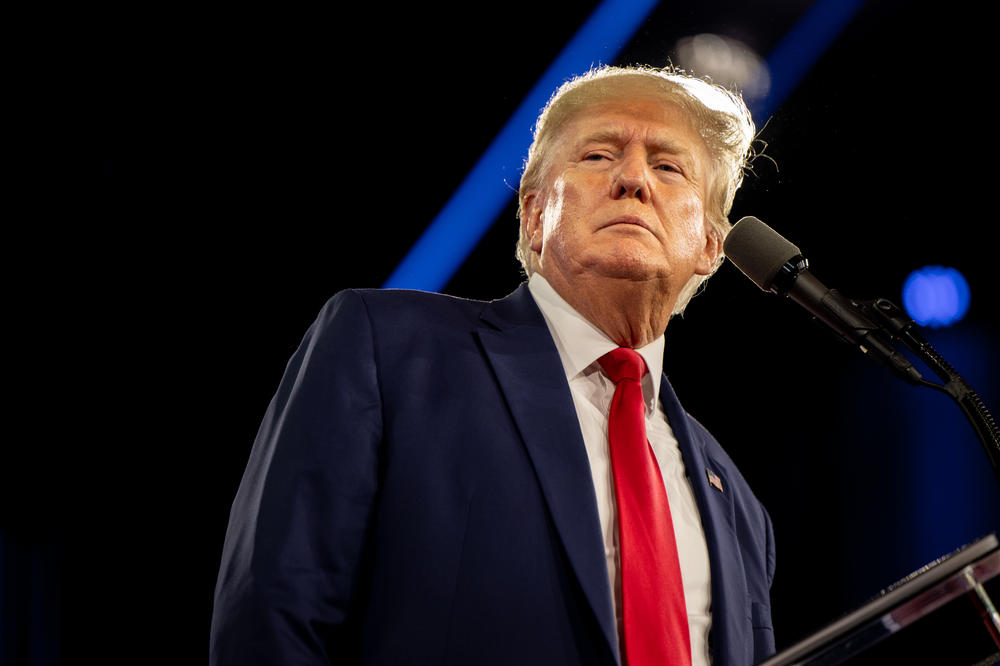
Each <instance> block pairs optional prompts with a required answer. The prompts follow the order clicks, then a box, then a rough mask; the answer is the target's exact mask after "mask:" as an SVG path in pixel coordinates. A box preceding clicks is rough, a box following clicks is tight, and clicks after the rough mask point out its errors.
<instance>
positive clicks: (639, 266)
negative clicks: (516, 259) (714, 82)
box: [523, 98, 721, 298]
mask: <svg viewBox="0 0 1000 666" xmlns="http://www.w3.org/2000/svg"><path fill="white" fill-rule="evenodd" d="M708 170H709V156H708V150H707V148H706V147H705V144H704V141H703V140H702V139H701V137H700V136H699V134H698V132H697V130H695V128H694V126H693V125H692V123H691V122H690V121H689V120H688V118H687V115H686V114H685V112H684V111H683V110H682V109H681V108H680V107H679V106H676V105H674V104H670V103H664V102H663V101H662V100H657V99H653V98H638V99H632V100H627V101H617V100H615V101H607V102H601V103H600V104H598V105H596V106H594V107H592V108H590V109H589V110H587V111H584V112H582V113H581V114H580V115H579V116H578V117H576V118H574V119H573V120H571V121H570V122H569V123H568V124H567V126H566V127H564V128H563V129H562V131H561V132H560V134H559V135H558V136H556V137H554V141H553V145H552V152H551V161H550V163H549V166H548V170H547V173H546V175H545V178H544V180H543V183H542V187H541V188H540V189H539V190H536V191H532V192H529V193H528V195H527V196H526V198H525V200H524V203H525V208H524V210H525V211H526V212H527V215H525V216H523V224H525V230H526V232H527V235H528V238H529V243H530V246H531V249H532V250H533V251H535V252H538V253H540V256H539V260H538V264H537V270H538V272H539V273H541V275H543V276H544V277H545V278H546V279H547V280H549V281H550V282H553V283H555V282H559V283H563V284H569V285H573V284H574V283H575V282H576V281H577V279H579V278H587V277H611V278H624V279H628V280H659V281H660V282H661V283H663V284H664V286H665V288H667V289H668V290H669V293H670V294H671V298H676V295H677V292H678V291H679V290H680V289H681V288H682V287H683V286H684V284H686V283H687V281H688V280H689V279H690V278H691V277H692V275H694V274H701V275H706V274H708V273H710V272H711V271H712V269H713V268H714V264H715V260H716V258H717V257H718V254H719V249H720V245H721V239H718V238H717V237H716V236H715V235H713V234H710V233H709V232H708V226H707V225H706V222H705V198H706V192H707V190H706V188H707V182H708V178H709V171H708Z"/></svg>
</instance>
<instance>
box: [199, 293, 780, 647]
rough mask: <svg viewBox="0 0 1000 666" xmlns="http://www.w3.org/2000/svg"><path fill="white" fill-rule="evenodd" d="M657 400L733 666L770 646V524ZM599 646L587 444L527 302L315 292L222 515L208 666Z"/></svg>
mask: <svg viewBox="0 0 1000 666" xmlns="http://www.w3.org/2000/svg"><path fill="white" fill-rule="evenodd" d="M660 396H661V398H660V399H661V400H662V402H663V407H664V410H665V412H666V414H667V418H668V420H669V422H670V425H671V427H672V428H673V431H674V434H675V435H676V437H677V440H678V442H679V443H680V448H681V452H682V454H683V458H684V463H685V465H686V468H687V471H688V474H689V476H690V478H691V482H692V485H693V487H694V492H695V497H696V498H697V503H698V508H699V510H700V512H701V519H702V524H703V526H704V528H705V534H706V537H707V540H708V549H709V554H710V558H711V573H712V630H711V631H712V633H711V646H712V652H713V659H714V663H715V664H721V665H730V664H732V665H738V664H751V663H753V662H755V661H757V660H759V659H761V658H763V657H764V656H766V655H768V654H770V653H771V652H773V651H774V637H773V632H772V628H771V617H770V607H769V587H770V584H771V578H772V575H773V571H774V544H773V537H772V532H771V524H770V520H769V519H768V516H767V514H766V513H765V511H764V509H763V507H762V506H761V505H760V503H759V502H758V501H757V499H756V498H755V497H754V495H753V494H752V493H751V491H750V489H749V488H748V486H747V484H746V482H745V481H744V480H743V477H742V476H741V475H740V473H739V471H737V469H736V467H735V466H734V465H733V463H732V461H731V460H730V458H729V457H728V456H727V455H726V453H725V452H724V451H723V450H722V448H721V447H720V446H719V445H718V443H716V441H715V440H714V439H713V438H712V436H711V435H709V434H708V432H707V431H706V430H705V429H704V428H702V427H701V425H699V424H698V423H697V422H696V421H694V420H693V419H692V418H691V417H689V416H688V415H687V414H686V413H685V412H684V410H683V409H682V408H681V405H680V403H678V401H677V398H676V396H675V395H674V392H673V390H672V389H671V387H670V385H669V384H668V383H667V381H666V379H664V380H663V382H662V388H661V391H660ZM710 474H712V475H717V476H718V479H719V480H720V481H721V487H722V490H721V491H720V490H719V489H718V488H717V487H716V485H715V484H712V483H710V482H709V475H710ZM617 641H618V639H617V632H616V628H615V618H614V610H613V605H612V596H611V590H610V585H609V583H608V574H607V565H606V563H605V558H604V546H603V540H602V537H601V528H600V525H599V523H598V515H597V503H596V499H595V495H594V487H593V481H592V477H591V474H590V467H589V463H588V460H587V455H586V451H585V448H584V444H583V437H582V435H581V433H580V426H579V423H578V420H577V417H576V411H575V409H574V406H573V400H572V397H571V396H570V392H569V386H568V383H567V381H566V377H565V373H564V371H563V367H562V364H561V362H560V360H559V355H558V352H557V351H556V348H555V345H554V343H553V341H552V337H551V335H550V334H549V331H548V328H547V327H546V325H545V322H544V320H543V318H542V316H541V313H540V311H539V310H538V307H537V306H536V305H535V302H534V300H533V299H532V298H531V295H530V292H529V291H528V289H527V288H526V286H525V285H522V287H521V288H519V289H518V290H517V291H515V292H514V293H513V294H511V295H510V296H508V297H507V298H504V299H501V300H498V301H494V302H490V303H485V302H477V301H468V300H462V299H457V298H452V297H448V296H442V295H438V294H427V293H420V292H409V291H379V290H366V291H345V292H341V293H340V294H338V295H337V296H335V297H334V298H332V299H331V300H330V301H329V302H328V303H327V305H326V306H325V308H324V309H323V311H322V312H321V313H320V315H319V317H318V319H317V321H316V322H315V323H314V324H313V326H312V327H311V328H310V330H309V332H308V333H307V334H306V336H305V339H304V341H303V342H302V345H301V346H300V348H299V349H298V351H297V352H296V353H295V355H294V356H293V357H292V359H291V360H290V361H289V364H288V367H287V370H286V373H285V376H284V379H283V380H282V382H281V385H280V387H279V389H278V391H277V394H276V395H275V396H274V399H273V400H272V402H271V405H270V407H269V408H268V411H267V414H266V416H265V418H264V421H263V424H262V425H261V428H260V432H259V434H258V436H257V440H256V442H255V444H254V447H253V451H252V453H251V455H250V461H249V464H248V467H247V470H246V473H245V475H244V477H243V481H242V483H241V485H240V489H239V492H238V494H237V496H236V500H235V502H234V504H233V508H232V514H231V517H230V522H229V528H228V532H227V536H226V544H225V549H224V554H223V560H222V566H221V570H220V573H219V580H218V585H217V589H216V597H215V611H214V616H213V620H212V637H211V659H212V664H214V665H216V666H230V665H233V666H235V665H240V666H248V665H252V664H274V665H281V666H293V665H297V664H327V663H335V664H349V663H359V664H386V665H391V666H398V665H403V664H470V665H488V664H498V665H500V664H502V665H503V666H510V665H511V664H518V665H529V664H539V665H541V664H544V665H545V666H553V665H559V666H568V665H575V664H595V665H596V664H603V665H605V666H611V665H613V664H616V663H618V649H617Z"/></svg>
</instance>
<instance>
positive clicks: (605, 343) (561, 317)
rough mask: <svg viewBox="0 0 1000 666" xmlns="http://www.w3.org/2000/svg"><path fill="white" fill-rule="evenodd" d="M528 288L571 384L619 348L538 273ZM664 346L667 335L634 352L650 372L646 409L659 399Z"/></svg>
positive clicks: (644, 389) (645, 380)
mask: <svg viewBox="0 0 1000 666" xmlns="http://www.w3.org/2000/svg"><path fill="white" fill-rule="evenodd" d="M528 289H529V290H530V291H531V295H532V297H534V299H535V303H537V304H538V309H539V310H541V311H542V316H543V317H544V318H545V323H546V324H547V325H548V327H549V332H550V333H551V334H552V339H553V340H554V341H555V343H556V349H557V350H558V351H559V359H560V360H561V361H562V365H563V370H565V371H566V379H567V380H568V381H570V380H573V379H574V378H576V377H577V376H579V375H580V374H582V373H583V372H584V371H585V370H586V369H587V368H588V367H590V366H591V365H592V364H594V363H595V362H596V361H597V359H599V358H601V357H602V356H604V355H605V354H607V353H608V352H609V351H611V350H612V349H615V348H617V347H618V345H617V344H615V342H614V340H612V339H611V338H609V337H608V336H607V335H606V334H605V333H604V331H602V330H601V329H599V328H597V327H596V326H594V325H593V324H592V323H590V321H589V320H588V319H587V318H586V317H584V316H583V315H581V314H580V313H579V312H577V311H576V310H575V309H573V307H572V306H571V305H570V304H569V303H567V302H566V300H565V299H564V298H563V297H562V296H560V295H559V294H558V293H557V292H556V290H555V289H553V288H552V285H550V284H549V283H548V281H547V280H546V279H545V278H544V277H542V276H541V275H539V274H538V273H535V274H534V275H532V276H531V279H530V280H528ZM664 346H665V341H664V336H662V335H661V336H659V337H658V338H656V340H653V341H652V342H651V343H649V344H648V345H646V346H645V347H641V348H639V349H636V350H635V351H636V352H638V353H639V355H640V356H642V359H643V360H644V361H645V362H646V367H647V368H648V369H649V372H648V373H647V374H646V376H645V377H644V378H643V381H642V392H643V396H644V397H645V398H646V408H647V409H652V408H653V407H654V406H655V405H656V401H657V400H659V397H660V376H661V375H662V374H663V350H664Z"/></svg>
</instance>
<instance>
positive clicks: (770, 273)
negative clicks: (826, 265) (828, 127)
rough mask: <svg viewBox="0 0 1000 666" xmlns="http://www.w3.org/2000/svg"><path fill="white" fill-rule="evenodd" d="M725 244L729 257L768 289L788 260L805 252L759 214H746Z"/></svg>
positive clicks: (758, 284)
mask: <svg viewBox="0 0 1000 666" xmlns="http://www.w3.org/2000/svg"><path fill="white" fill-rule="evenodd" d="M722 248H723V251H724V252H725V253H726V256H727V257H729V260H730V261H732V262H733V263H734V264H735V265H736V267H737V268H739V269H740V270H741V271H743V273H744V274H745V275H746V276H747V277H748V278H750V279H751V280H753V282H754V284H756V285H757V286H758V287H760V288H761V289H763V290H764V291H768V290H769V289H770V288H771V282H772V281H773V280H774V276H775V275H777V274H778V271H779V270H781V267H782V266H783V265H784V264H785V262H787V261H790V260H791V259H793V258H795V257H797V256H801V254H802V252H801V251H800V250H799V248H797V247H795V246H794V245H792V244H791V243H790V242H788V240H786V239H785V237H784V236H782V235H781V234H779V233H778V232H777V231H775V230H774V229H772V228H771V227H769V226H767V225H766V224H764V223H763V222H761V221H760V220H758V219H757V218H756V217H744V218H743V219H741V220H740V221H739V222H737V223H736V224H735V225H733V228H732V231H730V232H729V235H728V236H726V240H725V242H724V243H723V244H722Z"/></svg>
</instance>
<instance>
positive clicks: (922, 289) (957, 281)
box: [903, 266, 971, 328]
mask: <svg viewBox="0 0 1000 666" xmlns="http://www.w3.org/2000/svg"><path fill="white" fill-rule="evenodd" d="M970 299H971V292H970V290H969V283H968V282H967V281H966V280H965V278H964V277H963V276H962V274H961V273H959V272H958V271H957V270H955V269H954V268H947V267H945V266H925V267H924V268H921V269H920V270H916V271H913V273H911V274H910V276H909V277H908V278H906V282H905V283H904V284H903V307H905V308H906V312H907V314H909V315H910V317H911V318H912V319H913V321H915V322H917V323H918V324H920V325H921V326H930V327H931V328H941V327H943V326H950V325H951V324H954V323H955V322H957V321H959V320H960V319H962V317H964V316H965V313H966V312H968V310H969V301H970Z"/></svg>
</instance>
